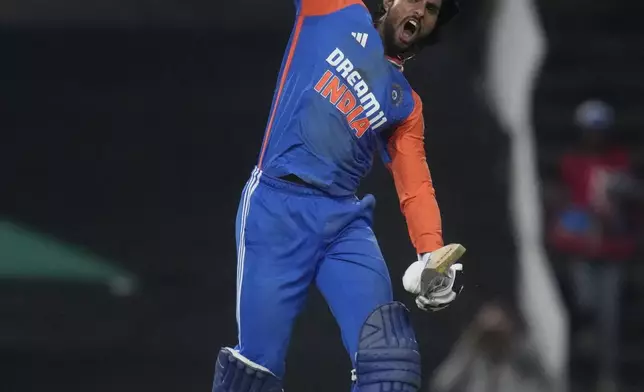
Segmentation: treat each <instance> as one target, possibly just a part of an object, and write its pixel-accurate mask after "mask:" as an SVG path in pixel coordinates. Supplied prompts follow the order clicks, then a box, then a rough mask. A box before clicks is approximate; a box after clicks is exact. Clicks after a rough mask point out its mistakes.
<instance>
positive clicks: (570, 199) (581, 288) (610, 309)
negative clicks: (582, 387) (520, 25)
mask: <svg viewBox="0 0 644 392" xmlns="http://www.w3.org/2000/svg"><path fill="white" fill-rule="evenodd" d="M614 118H615V114H614V110H613V108H612V107H611V106H610V105H609V104H607V103H605V102H603V101H600V100H589V101H586V102H583V103H582V104H581V105H579V107H578V108H577V110H576V113H575V122H576V124H577V126H578V127H579V129H580V130H581V143H580V144H579V145H577V146H575V147H574V148H573V149H572V150H571V151H569V152H567V153H565V154H564V155H563V156H562V157H561V159H560V161H559V173H560V178H559V184H558V186H559V187H560V191H561V192H560V195H561V198H560V199H559V200H558V202H557V205H555V206H554V207H555V208H554V211H555V213H554V217H555V219H554V222H553V223H552V225H551V230H550V233H549V238H550V240H551V242H552V243H553V245H554V247H555V249H556V250H557V251H559V252H561V253H563V254H564V255H565V256H566V258H568V259H569V260H570V264H569V269H568V271H569V272H570V275H569V281H570V284H571V285H572V297H573V298H572V302H573V304H572V307H573V309H572V316H573V321H576V324H577V325H578V327H579V328H578V333H575V334H574V335H573V349H575V348H578V349H581V350H582V351H584V352H586V353H588V354H592V355H593V356H594V357H595V358H597V365H598V366H599V385H598V390H600V391H614V390H617V389H618V356H619V352H618V348H619V318H620V295H621V292H622V287H623V283H622V280H623V274H624V267H625V263H626V262H627V261H628V260H630V259H632V258H633V257H634V255H635V251H636V247H637V231H638V230H637V229H638V226H639V222H638V221H637V220H636V219H634V217H636V214H634V213H633V212H634V211H635V208H636V207H637V202H638V200H639V199H641V196H642V187H641V185H640V183H639V182H638V181H637V180H636V179H635V177H634V176H633V170H632V160H631V158H630V156H629V155H630V153H629V151H628V149H627V148H626V146H620V145H615V144H613V143H610V142H609V141H610V136H611V132H612V130H613V129H614Z"/></svg>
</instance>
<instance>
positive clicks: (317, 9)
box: [294, 0, 364, 16]
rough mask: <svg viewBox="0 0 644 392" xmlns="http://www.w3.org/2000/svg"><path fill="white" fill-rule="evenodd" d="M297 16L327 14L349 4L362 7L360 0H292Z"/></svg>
mask: <svg viewBox="0 0 644 392" xmlns="http://www.w3.org/2000/svg"><path fill="white" fill-rule="evenodd" d="M294 1H295V7H296V8H297V14H298V15H299V16H319V15H327V14H330V13H333V12H336V11H339V10H341V9H343V8H346V7H348V6H351V5H355V4H359V5H362V6H363V7H364V3H363V2H362V0H294Z"/></svg>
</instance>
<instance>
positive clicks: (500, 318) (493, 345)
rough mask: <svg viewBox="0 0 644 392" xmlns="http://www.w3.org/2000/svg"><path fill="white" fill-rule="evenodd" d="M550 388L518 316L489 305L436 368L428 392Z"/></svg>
mask: <svg viewBox="0 0 644 392" xmlns="http://www.w3.org/2000/svg"><path fill="white" fill-rule="evenodd" d="M553 387H554V382H553V381H552V380H550V379H549V378H548V376H547V375H546V373H545V371H544V369H543V367H542V365H541V362H540V360H539V358H538V356H537V354H536V351H535V350H534V349H532V346H531V344H530V342H529V340H528V339H527V338H526V335H525V326H524V324H523V322H522V320H521V319H520V318H519V316H518V315H517V314H516V313H515V312H512V311H510V310H509V309H507V308H506V307H504V306H502V305H500V304H498V303H488V304H486V305H484V306H483V308H482V309H481V310H480V311H479V313H478V314H477V316H476V318H475V320H474V321H473V322H472V325H471V326H470V327H469V328H468V329H467V330H466V331H465V333H464V334H463V335H462V337H461V338H460V339H459V341H458V342H457V343H456V345H455V347H454V349H453V350H452V353H451V354H450V356H449V357H448V358H447V360H446V361H445V362H444V363H443V364H441V366H439V368H438V369H437V371H436V374H435V376H434V378H433V379H432V382H431V388H430V389H429V391H431V392H542V391H543V392H546V391H552V390H553Z"/></svg>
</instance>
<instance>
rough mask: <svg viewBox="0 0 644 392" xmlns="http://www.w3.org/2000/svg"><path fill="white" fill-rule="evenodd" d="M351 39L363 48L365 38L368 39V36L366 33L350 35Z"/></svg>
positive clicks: (365, 41)
mask: <svg viewBox="0 0 644 392" xmlns="http://www.w3.org/2000/svg"><path fill="white" fill-rule="evenodd" d="M351 35H352V36H353V38H355V39H356V41H358V43H359V44H360V45H362V47H363V48H366V47H367V38H369V34H367V33H351Z"/></svg>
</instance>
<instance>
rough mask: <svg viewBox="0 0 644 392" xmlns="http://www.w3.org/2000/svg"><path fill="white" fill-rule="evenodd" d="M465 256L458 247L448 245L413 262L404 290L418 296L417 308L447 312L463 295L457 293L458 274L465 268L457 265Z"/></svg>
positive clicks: (407, 274)
mask: <svg viewBox="0 0 644 392" xmlns="http://www.w3.org/2000/svg"><path fill="white" fill-rule="evenodd" d="M463 253H465V248H464V247H463V246H461V245H459V244H451V245H447V246H445V247H443V248H440V249H438V250H436V251H434V252H432V253H426V254H424V255H421V256H420V257H419V260H418V261H416V262H414V263H412V264H411V265H410V266H409V268H407V271H405V275H404V276H403V287H404V288H405V290H407V291H408V292H409V293H411V294H414V295H416V306H418V308H419V309H421V310H424V311H428V310H431V311H437V310H441V309H445V308H446V307H447V306H448V305H449V304H450V303H452V302H453V301H454V300H455V299H456V296H457V295H458V294H459V293H460V292H461V290H462V287H461V288H459V289H457V290H454V283H455V281H456V273H457V272H459V271H462V270H463V265H462V264H460V263H456V261H458V259H460V257H461V256H462V255H463Z"/></svg>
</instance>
